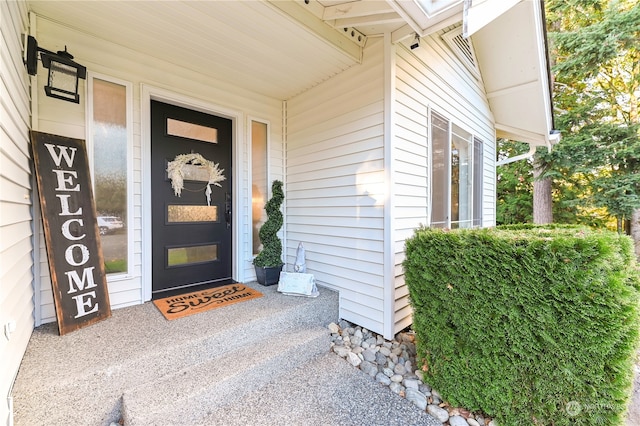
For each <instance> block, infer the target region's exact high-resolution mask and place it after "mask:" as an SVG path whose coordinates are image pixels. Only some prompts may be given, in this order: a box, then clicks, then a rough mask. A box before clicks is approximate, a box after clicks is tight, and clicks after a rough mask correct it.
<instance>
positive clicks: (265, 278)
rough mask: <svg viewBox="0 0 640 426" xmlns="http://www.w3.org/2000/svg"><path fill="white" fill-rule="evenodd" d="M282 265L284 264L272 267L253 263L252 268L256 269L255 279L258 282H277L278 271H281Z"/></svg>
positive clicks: (272, 283) (268, 283)
mask: <svg viewBox="0 0 640 426" xmlns="http://www.w3.org/2000/svg"><path fill="white" fill-rule="evenodd" d="M283 266H284V264H282V265H280V266H272V267H262V266H255V265H254V268H255V269H256V280H257V281H258V284H262V285H274V284H278V281H280V271H282V267H283Z"/></svg>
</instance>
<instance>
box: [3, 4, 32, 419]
mask: <svg viewBox="0 0 640 426" xmlns="http://www.w3.org/2000/svg"><path fill="white" fill-rule="evenodd" d="M27 21H28V19H27V6H26V3H25V2H22V1H20V2H17V1H10V2H1V3H0V51H1V52H2V55H0V283H1V284H0V329H2V330H4V327H5V325H6V324H8V323H10V322H15V325H16V331H15V332H14V333H13V334H11V337H10V339H6V338H5V336H4V333H3V334H2V338H1V339H0V359H1V360H2V368H0V424H9V423H10V422H9V418H10V413H9V410H8V404H7V403H6V401H7V400H6V398H7V397H8V396H9V392H10V389H11V385H12V383H13V379H14V377H15V375H16V373H17V371H18V367H19V366H20V361H21V359H22V355H23V354H24V351H25V350H26V347H27V343H28V341H29V337H31V332H32V330H33V324H34V321H33V286H32V283H33V272H32V271H33V243H32V240H31V237H32V228H31V218H32V209H31V171H30V170H31V169H30V166H29V164H30V158H29V126H30V108H29V102H30V100H29V77H28V75H27V72H26V70H25V67H24V65H23V63H22V40H21V35H22V34H24V33H26V32H27V24H28V22H27Z"/></svg>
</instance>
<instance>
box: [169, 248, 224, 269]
mask: <svg viewBox="0 0 640 426" xmlns="http://www.w3.org/2000/svg"><path fill="white" fill-rule="evenodd" d="M214 260H218V245H217V244H207V245H202V246H191V247H174V248H170V249H167V266H178V265H189V264H192V263H203V262H212V261H214Z"/></svg>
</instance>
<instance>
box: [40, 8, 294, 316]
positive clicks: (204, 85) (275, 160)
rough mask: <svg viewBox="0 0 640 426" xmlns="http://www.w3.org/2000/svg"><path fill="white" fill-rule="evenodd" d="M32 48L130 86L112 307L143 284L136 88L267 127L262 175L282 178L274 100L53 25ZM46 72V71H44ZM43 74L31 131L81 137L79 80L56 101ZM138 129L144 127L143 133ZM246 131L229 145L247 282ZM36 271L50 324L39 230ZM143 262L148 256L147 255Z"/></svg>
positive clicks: (132, 298)
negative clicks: (121, 256) (124, 234)
mask: <svg viewBox="0 0 640 426" xmlns="http://www.w3.org/2000/svg"><path fill="white" fill-rule="evenodd" d="M37 23H38V24H37V31H38V33H37V39H38V43H39V44H40V45H42V46H45V47H47V48H48V49H51V50H58V49H63V48H64V46H65V45H66V46H68V49H69V51H70V52H71V53H72V54H73V55H74V56H75V59H74V60H76V61H77V62H78V63H81V64H83V65H85V66H86V67H87V69H88V70H89V71H90V72H95V73H98V74H101V75H106V76H110V77H114V78H117V79H119V80H123V81H127V82H131V83H133V91H134V93H133V109H134V110H133V158H132V161H133V188H132V189H133V207H132V209H131V211H130V214H131V215H132V216H131V217H130V218H129V223H130V224H131V225H132V226H133V243H132V250H133V264H132V265H130V266H129V276H128V277H127V278H126V279H118V280H109V283H108V287H109V294H110V301H111V305H112V308H121V307H125V306H129V305H132V304H138V303H142V302H143V301H144V288H143V286H144V285H145V284H144V281H145V280H147V282H150V277H148V278H146V277H144V276H143V274H144V271H145V265H143V247H144V241H143V229H142V227H143V215H144V214H145V212H146V211H147V210H148V208H147V206H144V205H143V202H144V201H143V200H144V199H145V196H146V195H145V194H144V192H143V191H144V188H143V182H142V179H143V163H142V162H143V157H144V154H143V151H142V150H143V147H142V137H141V135H142V133H143V129H142V127H141V126H143V124H142V108H143V107H142V105H141V102H142V93H141V92H142V90H141V87H142V86H143V85H145V86H149V87H156V88H159V89H160V90H163V91H168V92H171V93H175V94H176V96H181V97H185V98H191V99H194V100H195V101H196V102H201V103H206V104H211V105H219V106H220V107H221V108H224V109H227V110H233V111H239V113H240V121H241V122H240V123H238V125H239V127H240V128H241V129H247V128H248V126H249V123H248V120H249V117H250V118H253V119H259V120H264V121H267V122H269V123H270V135H269V138H270V152H269V166H270V170H269V176H270V178H271V179H272V180H273V179H283V178H284V175H283V173H284V168H283V144H282V101H281V100H278V99H273V98H268V97H265V96H262V95H259V94H256V93H252V92H249V91H247V90H244V89H240V88H237V87H234V86H230V85H229V84H224V83H223V82H220V81H218V80H217V79H215V78H210V77H207V76H205V75H203V74H199V73H197V72H194V71H192V70H190V69H188V68H185V67H183V66H181V65H179V64H175V63H172V58H166V60H164V59H159V58H156V57H151V56H146V55H144V54H141V53H139V52H136V51H134V50H132V49H129V48H127V47H125V46H120V45H116V44H113V43H110V42H107V41H105V40H102V39H100V38H98V37H96V36H95V35H89V34H86V33H82V32H79V31H77V30H74V29H71V28H68V27H65V26H61V25H59V24H56V23H54V22H51V21H49V20H47V19H44V18H39V19H38V21H37ZM45 71H46V70H45ZM45 77H46V76H45V72H44V71H43V70H42V67H40V72H39V74H38V80H39V81H38V90H39V91H40V92H42V96H39V103H38V117H39V120H38V127H39V128H38V130H40V131H42V132H48V133H54V134H59V135H62V136H68V137H75V138H80V139H85V138H86V134H85V133H86V123H85V121H86V120H85V119H86V117H85V106H84V102H85V100H86V98H87V97H86V91H85V92H84V93H83V92H82V90H86V88H84V84H85V83H86V82H84V81H81V84H82V85H83V88H81V97H80V99H81V103H80V105H76V104H72V103H69V102H61V101H59V100H56V99H52V98H48V97H46V96H44V93H43V89H42V88H43V86H44V84H45V82H44V78H45ZM144 130H146V129H144ZM247 135H248V133H247V132H246V131H243V132H242V134H241V135H236V137H237V138H236V140H235V141H234V142H235V143H236V144H238V145H239V146H238V147H237V150H236V152H239V153H241V155H242V158H240V159H239V164H240V165H241V166H240V167H239V168H237V169H236V170H234V176H233V179H234V180H235V181H236V182H238V183H239V187H240V188H241V190H240V193H239V194H236V196H237V197H239V199H238V200H236V202H237V203H238V211H235V212H234V214H235V217H234V220H235V222H234V223H236V224H237V225H238V226H240V227H241V228H240V235H239V238H238V245H239V251H240V255H239V256H238V258H237V259H236V261H237V262H238V266H237V270H238V271H239V273H238V276H236V277H234V278H236V279H239V280H245V281H250V280H253V279H255V273H254V270H253V265H252V263H251V261H252V247H251V235H252V231H251V193H250V188H251V184H250V167H249V161H250V158H249V154H248V153H249V151H250V150H249V143H248V141H247V139H246V136H247ZM39 242H40V255H41V257H40V258H41V259H42V261H41V264H40V274H39V277H38V279H37V284H36V287H37V291H38V292H39V298H40V300H41V303H40V306H39V307H38V309H39V311H38V317H39V319H40V322H42V323H45V322H52V321H55V310H54V307H53V297H52V294H51V282H50V278H49V272H48V264H47V261H46V252H45V250H44V238H43V237H42V230H41V229H40V238H39ZM147 259H148V258H147Z"/></svg>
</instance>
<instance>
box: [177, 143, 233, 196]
mask: <svg viewBox="0 0 640 426" xmlns="http://www.w3.org/2000/svg"><path fill="white" fill-rule="evenodd" d="M187 164H190V165H192V166H200V167H204V168H206V169H207V171H208V172H209V181H208V182H207V187H206V190H205V195H206V197H207V205H211V185H216V186H219V187H222V185H220V182H222V181H223V180H225V179H226V178H225V177H224V175H223V174H222V172H224V169H220V168H219V164H218V163H214V162H213V161H209V160H207V159H206V158H204V157H203V156H202V155H200V154H198V153H191V154H180V155H177V156H176V158H174V160H173V161H169V164H168V165H167V174H168V175H169V179H171V187H172V188H173V192H174V193H175V195H176V197H179V196H180V195H181V194H182V190H183V189H184V167H185V166H186V165H187Z"/></svg>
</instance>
